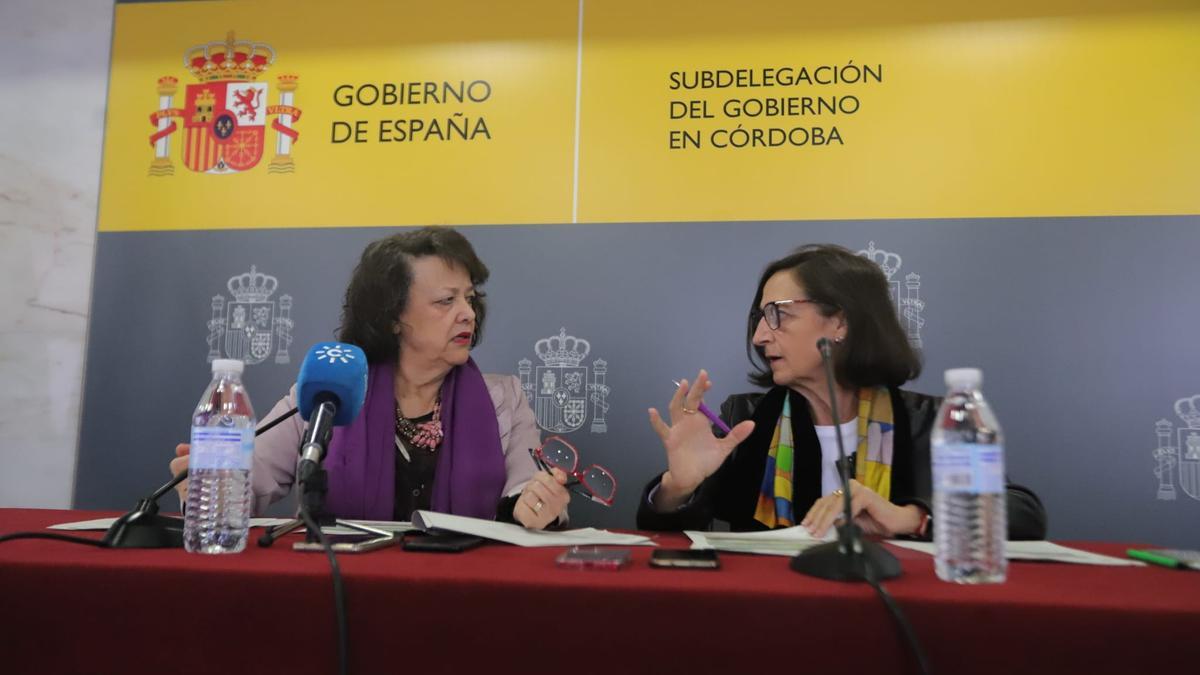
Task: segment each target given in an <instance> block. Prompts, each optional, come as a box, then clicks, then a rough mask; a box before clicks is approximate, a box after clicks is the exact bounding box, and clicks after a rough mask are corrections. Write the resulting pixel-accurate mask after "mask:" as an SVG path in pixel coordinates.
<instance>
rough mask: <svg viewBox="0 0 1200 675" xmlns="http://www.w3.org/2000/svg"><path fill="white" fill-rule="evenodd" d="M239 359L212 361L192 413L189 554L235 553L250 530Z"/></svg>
mask: <svg viewBox="0 0 1200 675" xmlns="http://www.w3.org/2000/svg"><path fill="white" fill-rule="evenodd" d="M242 368H243V366H242V362H241V361H237V360H234V359H217V360H216V361H213V364H212V373H213V379H212V382H211V383H209V385H208V388H207V389H205V390H204V395H203V396H201V397H200V403H199V405H197V406H196V412H195V414H194V415H193V416H192V449H191V452H190V454H189V456H188V491H187V514H186V516H185V517H184V524H183V545H184V548H186V549H187V550H188V551H191V552H193V553H238V552H239V551H241V550H243V549H244V548H246V535H247V533H248V532H249V530H250V464H251V461H252V459H251V458H252V455H253V453H254V426H255V422H256V420H255V417H254V409H253V408H251V407H250V397H249V396H247V395H246V388H245V387H244V386H242Z"/></svg>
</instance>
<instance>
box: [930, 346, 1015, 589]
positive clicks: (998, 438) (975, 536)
mask: <svg viewBox="0 0 1200 675" xmlns="http://www.w3.org/2000/svg"><path fill="white" fill-rule="evenodd" d="M982 384H983V373H982V371H980V370H979V369H977V368H954V369H951V370H947V371H946V387H947V388H948V389H949V392H948V393H947V394H946V399H945V400H944V401H943V402H942V407H941V408H940V409H939V410H938V418H937V426H936V427H935V428H934V430H933V437H932V439H931V442H932V452H933V541H934V547H935V549H936V556H935V560H936V566H937V575H938V578H940V579H942V580H943V581H953V582H956V583H960V584H988V583H1000V582H1003V581H1004V579H1005V576H1006V574H1007V573H1008V561H1007V560H1006V559H1005V557H1004V543H1005V541H1006V540H1007V539H1008V522H1007V521H1008V511H1007V508H1006V506H1005V487H1004V483H1005V480H1004V440H1003V435H1002V433H1001V431H1000V424H999V423H998V422H997V421H996V416H995V415H994V414H992V410H991V408H989V407H988V404H987V401H985V400H984V399H983V394H982V393H981V392H980V387H981V385H982Z"/></svg>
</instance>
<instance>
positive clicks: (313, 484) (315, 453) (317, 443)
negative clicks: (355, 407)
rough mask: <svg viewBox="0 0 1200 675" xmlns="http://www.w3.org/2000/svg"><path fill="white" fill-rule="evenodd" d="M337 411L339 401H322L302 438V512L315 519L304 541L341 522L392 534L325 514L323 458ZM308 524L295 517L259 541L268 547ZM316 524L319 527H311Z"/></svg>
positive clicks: (299, 469)
mask: <svg viewBox="0 0 1200 675" xmlns="http://www.w3.org/2000/svg"><path fill="white" fill-rule="evenodd" d="M336 415H337V405H336V404H334V403H333V402H332V401H323V402H321V403H320V404H319V405H318V406H317V407H316V408H315V409H314V410H313V414H312V420H311V421H310V422H309V425H308V430H307V431H306V432H305V434H304V438H303V439H302V440H301V442H300V465H299V466H298V467H297V469H296V480H297V482H298V483H299V484H300V512H301V515H302V516H303V515H304V514H308V515H309V516H310V517H311V518H312V520H313V523H312V524H310V525H309V528H308V531H307V533H306V534H305V537H304V539H305V541H308V542H317V541H319V535H318V533H319V528H320V527H324V526H326V525H340V526H342V527H347V528H350V529H352V530H357V531H359V532H364V533H366V534H373V535H375V536H378V537H390V536H393V534H392V533H391V532H388V531H386V530H379V529H376V528H373V527H368V526H366V525H360V524H358V523H351V522H348V521H344V520H336V519H334V518H332V517H330V516H328V515H326V514H325V494H326V492H328V489H329V476H328V474H327V473H326V472H325V468H324V466H322V464H321V462H323V461H324V460H325V452H326V448H328V447H329V440H330V439H331V438H332V437H333V418H334V417H335V416H336ZM301 525H305V521H304V519H303V518H302V517H301V518H293V519H291V520H289V521H288V522H286V523H283V524H282V525H278V526H276V527H274V528H271V529H269V530H267V531H266V532H265V533H264V534H263V535H262V536H261V537H259V538H258V545H259V546H261V547H263V548H267V547H269V546H271V544H274V543H275V540H276V539H278V538H279V537H282V536H283V535H285V534H287V533H289V532H291V531H292V530H295V529H296V528H297V527H300V526H301ZM312 525H316V526H317V528H318V529H317V530H314V529H313V528H312Z"/></svg>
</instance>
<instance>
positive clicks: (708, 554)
mask: <svg viewBox="0 0 1200 675" xmlns="http://www.w3.org/2000/svg"><path fill="white" fill-rule="evenodd" d="M650 566H651V567H682V568H685V569H695V570H715V569H717V568H718V567H720V566H721V561H720V559H718V558H717V552H716V551H715V550H712V549H699V550H697V549H669V548H660V549H655V550H654V552H653V553H651V554H650Z"/></svg>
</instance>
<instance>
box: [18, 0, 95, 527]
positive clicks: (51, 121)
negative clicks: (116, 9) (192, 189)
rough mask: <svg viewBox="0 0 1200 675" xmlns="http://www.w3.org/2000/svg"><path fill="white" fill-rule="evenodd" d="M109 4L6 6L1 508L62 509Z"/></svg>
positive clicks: (37, 1) (67, 1)
mask: <svg viewBox="0 0 1200 675" xmlns="http://www.w3.org/2000/svg"><path fill="white" fill-rule="evenodd" d="M111 33H112V2H111V1H110V0H55V1H54V2H43V1H41V0H4V1H3V2H2V3H0V439H3V440H2V441H0V467H2V468H0V507H7V506H29V507H67V506H69V505H70V501H71V487H72V482H73V479H74V472H75V451H76V443H77V434H78V429H79V403H80V391H81V381H82V377H83V354H84V342H85V339H86V333H87V324H88V302H89V297H90V287H91V280H92V265H93V258H94V251H95V240H96V232H95V230H96V199H97V194H98V192H99V182H100V149H101V145H102V138H103V126H104V108H105V96H106V90H107V84H108V63H109V45H110V42H111Z"/></svg>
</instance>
